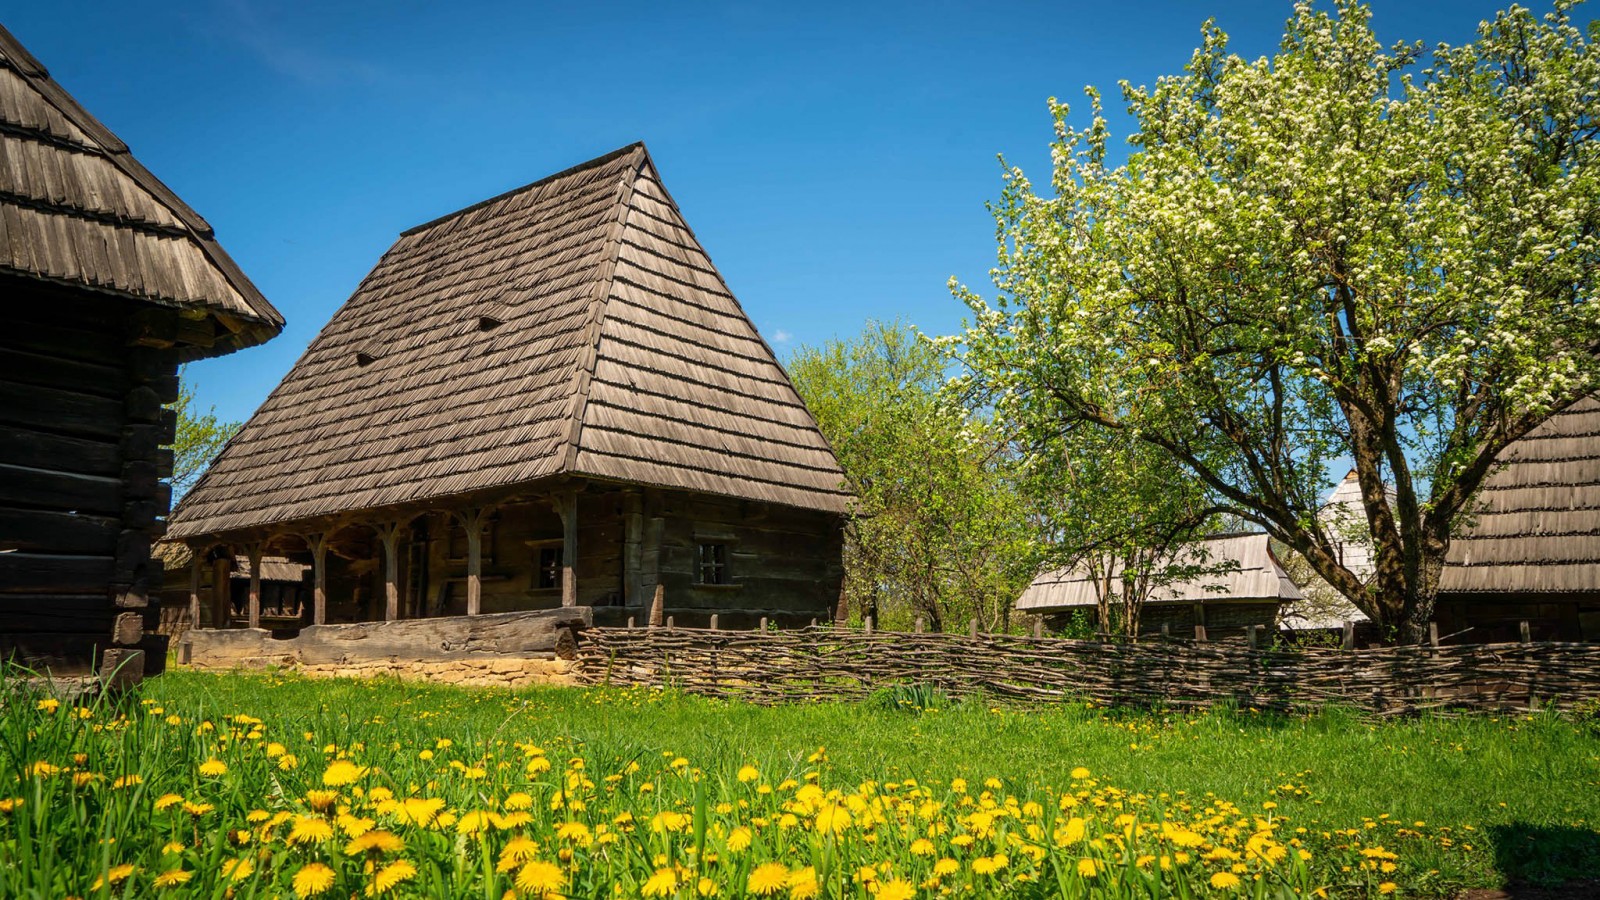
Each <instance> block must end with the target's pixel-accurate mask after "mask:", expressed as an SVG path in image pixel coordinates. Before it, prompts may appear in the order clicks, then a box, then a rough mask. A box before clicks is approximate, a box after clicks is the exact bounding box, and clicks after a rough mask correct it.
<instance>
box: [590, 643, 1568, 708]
mask: <svg viewBox="0 0 1600 900" xmlns="http://www.w3.org/2000/svg"><path fill="white" fill-rule="evenodd" d="M578 659H579V672H580V675H581V677H582V679H583V680H584V682H585V683H589V684H610V685H622V686H646V687H673V688H677V689H680V690H684V691H688V692H690V693H696V694H704V695H709V696H718V697H732V698H739V699H743V700H748V701H753V702H758V703H781V702H804V701H814V700H848V699H858V698H861V697H864V696H866V695H868V694H870V693H871V692H873V691H875V690H877V689H879V688H881V687H885V686H888V685H894V684H923V685H934V686H937V687H939V688H942V689H944V690H945V691H947V692H949V693H951V694H956V695H965V694H973V693H977V692H982V693H984V694H987V695H989V696H993V697H999V698H1009V699H1015V700H1032V701H1063V700H1093V701H1097V702H1100V703H1104V704H1109V705H1137V706H1152V705H1164V706H1169V707H1176V708H1195V707H1206V706H1210V705H1213V704H1216V703H1219V702H1227V703H1232V704H1236V705H1237V706H1239V707H1245V708H1257V709H1273V710H1280V711H1289V712H1301V711H1309V710H1313V709H1316V708H1318V707H1320V706H1323V705H1326V704H1330V703H1336V704H1342V705H1345V706H1349V707H1354V708H1357V709H1361V710H1365V711H1367V712H1370V713H1374V714H1379V715H1393V714H1400V713H1415V712H1421V711H1425V710H1434V711H1452V710H1513V709H1516V710H1521V709H1527V708H1530V707H1533V706H1536V705H1542V704H1555V705H1558V706H1568V705H1571V704H1573V703H1577V702H1581V701H1595V700H1600V644H1575V643H1551V642H1542V643H1535V642H1530V643H1514V644H1486V645H1464V646H1448V645H1447V646H1441V647H1428V646H1422V647H1388V648H1378V649H1370V650H1354V651H1341V650H1324V649H1305V650H1280V649H1262V650H1252V649H1250V648H1249V647H1248V646H1247V645H1246V644H1244V643H1243V642H1215V643H1213V642H1194V641H1186V640H1169V641H1156V642H1150V643H1138V644H1117V643H1099V642H1094V641H1073V640H1064V639H1058V638H1028V637H1019V636H1015V635H990V634H980V635H978V636H977V637H976V638H973V637H969V636H967V635H951V634H903V633H889V632H863V631H857V630H853V629H837V628H832V627H819V628H802V629H798V630H792V631H769V632H765V633H762V632H733V631H721V630H719V631H710V630H703V629H690V628H633V629H626V628H623V629H618V628H595V629H591V630H589V631H586V632H585V633H584V634H583V636H582V640H581V643H580V647H579V652H578Z"/></svg>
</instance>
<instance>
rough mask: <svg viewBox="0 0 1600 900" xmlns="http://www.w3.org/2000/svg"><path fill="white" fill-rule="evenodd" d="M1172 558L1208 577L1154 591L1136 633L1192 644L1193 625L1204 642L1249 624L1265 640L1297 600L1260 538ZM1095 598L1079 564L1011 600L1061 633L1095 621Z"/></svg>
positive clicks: (1209, 545) (1219, 541) (1202, 545)
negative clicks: (1285, 607)
mask: <svg viewBox="0 0 1600 900" xmlns="http://www.w3.org/2000/svg"><path fill="white" fill-rule="evenodd" d="M1191 547H1192V548H1198V552H1196V550H1193V549H1190V548H1191ZM1174 552H1175V553H1177V554H1183V556H1182V558H1181V564H1182V565H1186V566H1192V567H1194V568H1196V569H1200V568H1203V569H1205V570H1206V571H1207V574H1201V575H1195V576H1193V577H1189V578H1184V579H1180V580H1178V581H1174V582H1173V583H1171V584H1166V585H1162V586H1159V587H1157V588H1155V589H1154V590H1153V591H1152V592H1151V595H1150V599H1149V600H1148V601H1146V602H1145V605H1144V609H1143V611H1142V612H1141V613H1140V616H1139V631H1140V633H1141V634H1160V633H1161V631H1162V629H1163V627H1165V629H1166V630H1167V632H1168V633H1169V634H1171V635H1172V636H1173V637H1194V636H1196V635H1197V634H1198V633H1199V632H1197V631H1196V627H1197V626H1198V627H1200V628H1203V629H1204V634H1205V636H1206V638H1207V639H1208V640H1210V639H1216V638H1225V637H1240V636H1243V635H1245V634H1246V630H1247V629H1248V627H1249V626H1251V625H1259V626H1261V627H1262V629H1263V630H1264V631H1265V633H1269V634H1270V633H1271V632H1272V630H1273V628H1274V627H1275V625H1276V623H1277V620H1278V612H1279V608H1280V606H1281V605H1282V604H1284V603H1288V602H1293V601H1295V600H1299V599H1300V589H1299V588H1297V587H1295V584H1294V582H1293V581H1292V580H1290V578H1289V575H1288V573H1286V572H1284V570H1283V566H1281V565H1279V564H1278V560H1277V557H1275V556H1273V553H1272V548H1271V546H1270V544H1269V543H1268V540H1267V536H1266V535H1265V534H1229V535H1218V536H1216V537H1211V538H1207V539H1205V540H1203V541H1197V542H1195V544H1193V545H1189V546H1188V547H1184V548H1179V549H1178V550H1177V551H1174ZM1120 578H1121V571H1120V568H1114V569H1113V570H1112V572H1111V575H1110V579H1111V581H1112V582H1113V585H1114V586H1116V583H1117V582H1118V581H1119V580H1120ZM1099 596H1100V591H1097V589H1096V584H1095V576H1094V574H1093V573H1092V572H1091V571H1090V569H1089V567H1088V566H1087V565H1086V564H1084V563H1079V564H1077V565H1073V566H1068V567H1066V568H1062V569H1056V570H1054V571H1050V572H1045V573H1043V574H1041V575H1039V576H1038V577H1037V578H1035V579H1034V580H1033V583H1032V584H1030V585H1028V587H1027V589H1026V590H1024V591H1023V592H1022V596H1021V597H1020V598H1019V599H1018V600H1017V611H1018V612H1020V613H1023V614H1027V615H1038V616H1043V617H1044V621H1045V625H1046V626H1047V627H1049V628H1051V629H1052V630H1060V629H1062V628H1064V627H1066V626H1067V625H1068V624H1069V623H1070V622H1071V620H1072V618H1073V616H1075V615H1086V616H1087V617H1088V619H1089V621H1090V622H1091V623H1092V622H1094V621H1095V611H1096V609H1097V608H1098V604H1099V599H1098V598H1099Z"/></svg>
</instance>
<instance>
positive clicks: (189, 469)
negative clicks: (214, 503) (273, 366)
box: [172, 372, 240, 499]
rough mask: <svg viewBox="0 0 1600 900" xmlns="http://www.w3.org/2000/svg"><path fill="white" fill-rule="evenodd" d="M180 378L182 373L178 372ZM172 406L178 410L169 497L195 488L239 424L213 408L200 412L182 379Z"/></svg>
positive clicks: (190, 391) (178, 495)
mask: <svg viewBox="0 0 1600 900" xmlns="http://www.w3.org/2000/svg"><path fill="white" fill-rule="evenodd" d="M179 375H180V378H181V377H182V375H183V373H181V372H180V373H179ZM181 384H182V387H181V388H180V389H179V392H178V400H177V402H175V403H173V404H172V408H173V409H174V410H176V411H177V413H178V427H177V431H176V434H175V437H174V438H173V441H172V496H173V498H174V499H176V498H178V497H181V496H183V495H184V494H186V493H188V492H189V489H190V488H192V487H194V484H195V482H197V481H199V480H200V476H201V475H202V474H204V473H205V470H206V467H207V466H209V465H211V462H212V460H214V459H216V458H217V454H219V453H221V452H222V448H223V447H224V446H225V445H227V443H228V441H229V440H230V439H231V438H232V437H233V436H234V435H235V434H236V433H238V431H239V427H240V423H238V422H227V421H223V420H221V419H218V418H217V411H216V408H215V407H211V408H208V409H207V410H206V411H205V412H203V413H202V412H199V411H198V410H197V409H195V406H194V388H192V387H190V386H189V383H188V382H187V381H186V380H185V381H183V382H181Z"/></svg>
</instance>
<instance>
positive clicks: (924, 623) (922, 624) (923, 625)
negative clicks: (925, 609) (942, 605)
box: [916, 616, 928, 634]
mask: <svg viewBox="0 0 1600 900" xmlns="http://www.w3.org/2000/svg"><path fill="white" fill-rule="evenodd" d="M927 627H928V620H927V619H924V618H923V617H921V616H917V624H916V629H917V634H921V633H922V632H923V631H925V630H927Z"/></svg>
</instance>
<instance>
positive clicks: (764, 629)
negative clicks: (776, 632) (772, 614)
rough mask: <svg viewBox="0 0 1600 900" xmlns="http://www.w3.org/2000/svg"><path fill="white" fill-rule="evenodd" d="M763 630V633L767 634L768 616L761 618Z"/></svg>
mask: <svg viewBox="0 0 1600 900" xmlns="http://www.w3.org/2000/svg"><path fill="white" fill-rule="evenodd" d="M761 630H762V631H763V632H765V631H766V630H767V617H766V616H762V617H761Z"/></svg>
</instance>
